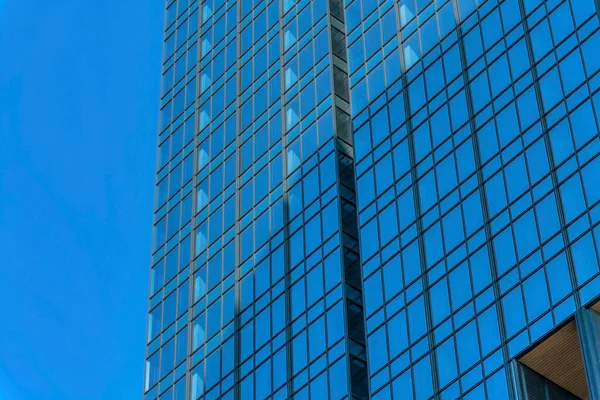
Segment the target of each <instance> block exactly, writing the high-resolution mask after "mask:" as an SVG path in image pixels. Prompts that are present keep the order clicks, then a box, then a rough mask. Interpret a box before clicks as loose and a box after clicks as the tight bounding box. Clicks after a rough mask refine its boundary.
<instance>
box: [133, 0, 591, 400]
mask: <svg viewBox="0 0 600 400" xmlns="http://www.w3.org/2000/svg"><path fill="white" fill-rule="evenodd" d="M599 10H600V3H599V2H598V1H596V0H552V1H541V0H504V1H501V0H487V1H482V0H436V1H433V0H352V1H350V0H313V1H310V0H229V1H225V0H200V1H198V0H168V1H167V4H166V22H165V41H164V48H163V55H164V57H163V61H164V63H163V76H162V91H161V111H160V122H159V150H158V162H157V170H158V172H157V186H156V195H155V210H156V211H155V220H154V230H153V245H152V266H151V283H150V301H149V310H150V311H149V319H148V330H147V343H148V344H147V354H146V363H145V381H144V393H145V395H144V398H145V399H147V400H156V399H160V400H184V399H185V400H187V399H192V400H197V399H206V400H208V399H236V400H239V399H241V400H249V399H313V400H314V399H336V400H338V399H346V398H348V399H350V398H356V399H366V398H373V399H415V400H420V399H428V398H440V399H447V398H452V399H454V398H458V397H465V398H467V399H480V398H490V399H511V398H517V397H518V396H519V393H518V391H517V390H516V389H515V382H516V377H515V371H516V370H517V369H516V368H512V367H511V363H512V362H513V360H514V359H515V357H517V356H518V355H519V354H522V353H523V352H524V351H525V350H526V349H528V348H529V347H530V345H531V344H533V343H535V342H536V341H538V339H540V338H543V337H544V336H545V335H546V334H547V333H549V332H550V331H552V330H554V328H555V327H558V326H560V325H561V324H563V323H564V322H565V321H566V320H567V319H569V318H572V316H573V314H574V313H575V312H576V311H577V310H579V309H580V308H582V307H584V306H586V305H588V304H589V303H590V302H591V301H592V300H594V299H595V298H597V296H598V295H600V267H599V261H598V256H599V253H598V251H600V247H598V246H599V245H600V204H599V202H600V138H599V136H598V123H599V122H600V120H598V118H599V117H600V108H599V107H600V92H599V88H600V74H598V71H599V70H600V51H599V50H600V19H599V15H600V14H599ZM523 368H525V367H523Z"/></svg>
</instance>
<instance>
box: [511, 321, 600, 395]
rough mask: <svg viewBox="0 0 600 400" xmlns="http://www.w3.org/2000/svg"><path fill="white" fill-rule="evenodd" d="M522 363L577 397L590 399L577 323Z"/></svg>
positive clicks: (557, 334) (543, 344)
mask: <svg viewBox="0 0 600 400" xmlns="http://www.w3.org/2000/svg"><path fill="white" fill-rule="evenodd" d="M519 361H520V362H521V363H523V364H525V365H526V366H528V367H529V368H531V369H533V370H534V371H536V372H537V373H539V374H540V375H543V376H544V377H546V378H547V379H549V380H551V381H552V382H554V383H556V384H557V385H559V386H561V387H563V388H565V389H566V390H568V391H569V392H571V393H573V394H574V395H576V396H577V397H580V398H582V399H584V400H588V399H589V393H588V388H587V383H586V379H585V371H584V368H583V359H582V357H581V349H580V346H579V338H578V336H577V328H576V326H575V321H572V322H570V323H568V324H567V325H565V326H564V327H563V328H561V329H560V330H558V331H557V332H556V333H555V334H553V335H552V336H550V337H548V338H547V339H546V340H544V341H543V342H541V343H540V344H539V345H537V346H536V347H535V348H533V349H532V350H531V351H530V352H528V353H527V354H525V355H524V356H523V357H522V358H521V359H520V360H519Z"/></svg>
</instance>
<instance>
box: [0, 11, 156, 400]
mask: <svg viewBox="0 0 600 400" xmlns="http://www.w3.org/2000/svg"><path fill="white" fill-rule="evenodd" d="M162 14H163V2H161V1H139V0H102V1H82V0H0V49H1V51H2V61H1V62H0V254H1V255H2V257H1V259H0V310H1V315H0V400H22V399H27V400H29V399H40V400H45V399H60V400H69V399H76V400H82V399H109V400H116V399H135V398H140V395H141V391H142V383H143V379H142V377H143V354H144V331H145V328H146V316H145V314H146V307H147V290H148V268H149V259H150V255H149V252H150V239H151V229H150V228H151V219H152V195H153V185H154V167H155V148H156V138H157V115H158V88H159V76H160V50H161V44H160V43H161V36H162V34H161V29H162V26H163V15H162Z"/></svg>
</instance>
